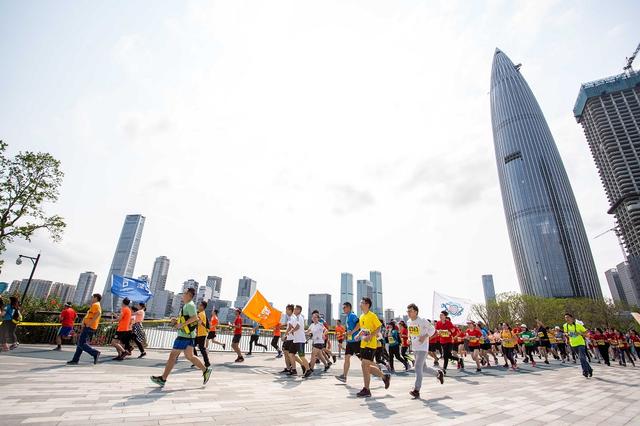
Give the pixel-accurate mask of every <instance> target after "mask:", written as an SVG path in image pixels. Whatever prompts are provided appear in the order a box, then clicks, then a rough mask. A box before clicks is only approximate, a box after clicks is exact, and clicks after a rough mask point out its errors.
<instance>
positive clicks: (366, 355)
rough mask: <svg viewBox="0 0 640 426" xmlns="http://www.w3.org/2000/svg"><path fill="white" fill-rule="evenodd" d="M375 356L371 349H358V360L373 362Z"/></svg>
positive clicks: (373, 350) (374, 351)
mask: <svg viewBox="0 0 640 426" xmlns="http://www.w3.org/2000/svg"><path fill="white" fill-rule="evenodd" d="M375 355H376V350H375V349H373V348H360V358H361V359H366V360H369V361H373V358H374V357H375Z"/></svg>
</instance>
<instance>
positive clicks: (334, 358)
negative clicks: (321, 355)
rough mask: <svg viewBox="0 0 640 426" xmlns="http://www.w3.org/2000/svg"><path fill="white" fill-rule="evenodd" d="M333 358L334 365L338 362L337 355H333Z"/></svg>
mask: <svg viewBox="0 0 640 426" xmlns="http://www.w3.org/2000/svg"><path fill="white" fill-rule="evenodd" d="M331 357H332V358H333V362H334V363H335V362H336V361H337V360H338V358H336V356H335V355H332V356H331Z"/></svg>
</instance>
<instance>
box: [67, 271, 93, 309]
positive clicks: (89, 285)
mask: <svg viewBox="0 0 640 426" xmlns="http://www.w3.org/2000/svg"><path fill="white" fill-rule="evenodd" d="M97 279H98V276H97V275H96V274H95V273H94V272H90V271H88V272H83V273H81V274H80V277H79V278H78V284H77V285H76V292H75V293H74V295H73V303H74V304H75V305H88V304H89V303H91V296H92V295H93V289H94V288H95V286H96V280H97Z"/></svg>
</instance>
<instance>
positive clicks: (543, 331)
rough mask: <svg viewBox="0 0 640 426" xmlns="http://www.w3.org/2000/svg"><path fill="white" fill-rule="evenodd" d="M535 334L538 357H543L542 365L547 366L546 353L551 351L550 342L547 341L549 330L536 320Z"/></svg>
mask: <svg viewBox="0 0 640 426" xmlns="http://www.w3.org/2000/svg"><path fill="white" fill-rule="evenodd" d="M536 326H537V328H536V332H537V333H538V344H539V346H538V350H539V351H540V355H542V356H543V357H544V363H545V364H549V355H548V353H547V352H548V351H549V350H550V349H551V341H550V340H549V330H547V327H545V326H544V323H543V322H542V321H540V320H539V319H537V320H536Z"/></svg>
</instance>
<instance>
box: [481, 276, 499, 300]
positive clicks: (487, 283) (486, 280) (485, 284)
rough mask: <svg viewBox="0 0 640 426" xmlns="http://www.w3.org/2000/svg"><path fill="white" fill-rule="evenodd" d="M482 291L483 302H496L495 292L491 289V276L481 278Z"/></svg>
mask: <svg viewBox="0 0 640 426" xmlns="http://www.w3.org/2000/svg"><path fill="white" fill-rule="evenodd" d="M482 290H483V291H484V302H485V303H489V301H490V300H496V290H495V288H494V287H493V275H483V276H482Z"/></svg>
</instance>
